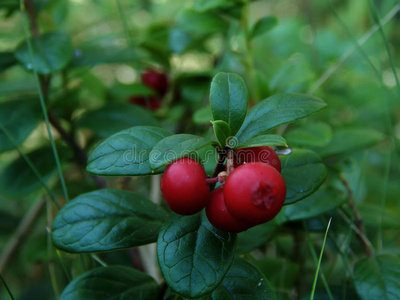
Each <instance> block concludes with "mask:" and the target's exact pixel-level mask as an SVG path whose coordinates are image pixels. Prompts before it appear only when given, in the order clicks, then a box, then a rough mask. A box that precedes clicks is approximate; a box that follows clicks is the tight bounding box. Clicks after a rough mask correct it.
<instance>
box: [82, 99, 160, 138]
mask: <svg viewBox="0 0 400 300" xmlns="http://www.w3.org/2000/svg"><path fill="white" fill-rule="evenodd" d="M75 124H76V126H78V127H81V128H88V129H90V130H92V131H93V132H95V133H96V134H97V135H98V136H99V137H102V138H106V137H109V136H110V135H112V134H114V133H116V132H118V131H121V130H124V129H127V128H130V127H133V126H141V125H146V126H157V125H158V122H157V120H156V119H155V118H154V117H153V115H152V113H151V112H150V111H148V110H145V109H143V108H141V107H139V106H137V105H132V104H128V103H111V104H107V105H105V106H103V107H101V108H99V109H96V110H92V111H87V112H86V113H85V114H83V115H82V116H81V117H80V118H79V119H78V120H76V122H75Z"/></svg>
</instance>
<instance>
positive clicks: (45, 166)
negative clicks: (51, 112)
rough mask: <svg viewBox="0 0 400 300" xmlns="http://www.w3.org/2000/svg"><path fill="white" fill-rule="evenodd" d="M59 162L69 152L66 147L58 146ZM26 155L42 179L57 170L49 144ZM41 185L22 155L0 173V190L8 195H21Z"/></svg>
mask: <svg viewBox="0 0 400 300" xmlns="http://www.w3.org/2000/svg"><path fill="white" fill-rule="evenodd" d="M58 152H59V153H58V154H59V157H60V160H61V162H63V160H65V159H67V158H68V156H69V155H70V153H69V152H68V150H67V149H66V148H60V147H58ZM26 156H27V157H28V158H29V159H30V161H31V162H32V163H33V165H34V166H35V167H36V169H37V170H38V171H39V173H40V175H41V177H42V178H43V180H44V181H47V180H48V179H49V178H50V177H51V176H52V175H53V174H54V173H55V172H56V170H57V165H56V162H55V160H54V158H53V157H54V156H53V150H52V148H51V147H49V146H45V147H42V148H39V149H36V150H34V151H32V152H30V153H27V154H26ZM40 187H42V185H41V183H40V181H39V179H38V178H37V176H36V175H35V173H34V172H33V171H32V170H31V168H30V167H29V165H28V164H27V163H26V161H25V159H24V158H23V157H21V156H20V157H18V158H17V159H16V160H14V161H12V162H11V163H10V164H9V165H7V166H6V167H5V168H4V170H3V172H2V174H1V175H0V192H1V193H2V194H4V195H9V196H13V197H16V196H22V195H26V194H28V193H31V192H33V191H35V190H37V189H39V188H40Z"/></svg>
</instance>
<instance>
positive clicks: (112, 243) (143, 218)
mask: <svg viewBox="0 0 400 300" xmlns="http://www.w3.org/2000/svg"><path fill="white" fill-rule="evenodd" d="M167 215H168V214H167V212H166V211H164V210H163V209H161V208H160V207H159V206H157V205H156V204H154V203H153V202H151V201H150V200H148V199H146V198H144V197H143V196H141V195H139V194H135V193H131V192H128V191H121V190H111V189H103V190H98V191H94V192H90V193H86V194H82V195H79V196H78V197H76V198H75V199H74V200H72V201H70V202H68V203H67V204H66V205H65V206H64V207H63V208H62V209H61V210H60V211H59V212H58V214H57V216H56V217H55V219H54V221H53V224H52V238H53V243H54V245H55V246H56V247H57V248H59V249H62V250H64V251H67V252H73V253H82V252H101V251H109V250H116V249H120V248H130V247H134V246H140V245H145V244H149V243H153V242H155V241H156V240H157V236H158V233H159V232H160V230H161V228H162V226H163V224H164V221H165V219H166V218H167Z"/></svg>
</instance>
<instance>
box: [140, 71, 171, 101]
mask: <svg viewBox="0 0 400 300" xmlns="http://www.w3.org/2000/svg"><path fill="white" fill-rule="evenodd" d="M142 83H143V84H144V85H146V86H148V87H149V88H151V89H153V90H155V91H157V92H158V94H159V95H161V96H163V95H165V93H166V92H167V90H168V87H169V81H168V77H167V75H166V74H165V73H163V72H160V71H157V70H151V69H150V70H146V71H144V72H143V73H142Z"/></svg>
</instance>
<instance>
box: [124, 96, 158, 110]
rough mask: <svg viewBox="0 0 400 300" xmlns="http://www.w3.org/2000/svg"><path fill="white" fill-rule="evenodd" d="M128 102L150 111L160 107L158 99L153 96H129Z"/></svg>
mask: <svg viewBox="0 0 400 300" xmlns="http://www.w3.org/2000/svg"><path fill="white" fill-rule="evenodd" d="M129 103H132V104H136V105H139V106H141V107H143V108H146V109H150V110H152V111H155V110H158V109H159V108H160V107H161V101H160V99H159V98H157V97H153V96H148V97H145V96H133V97H130V98H129Z"/></svg>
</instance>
